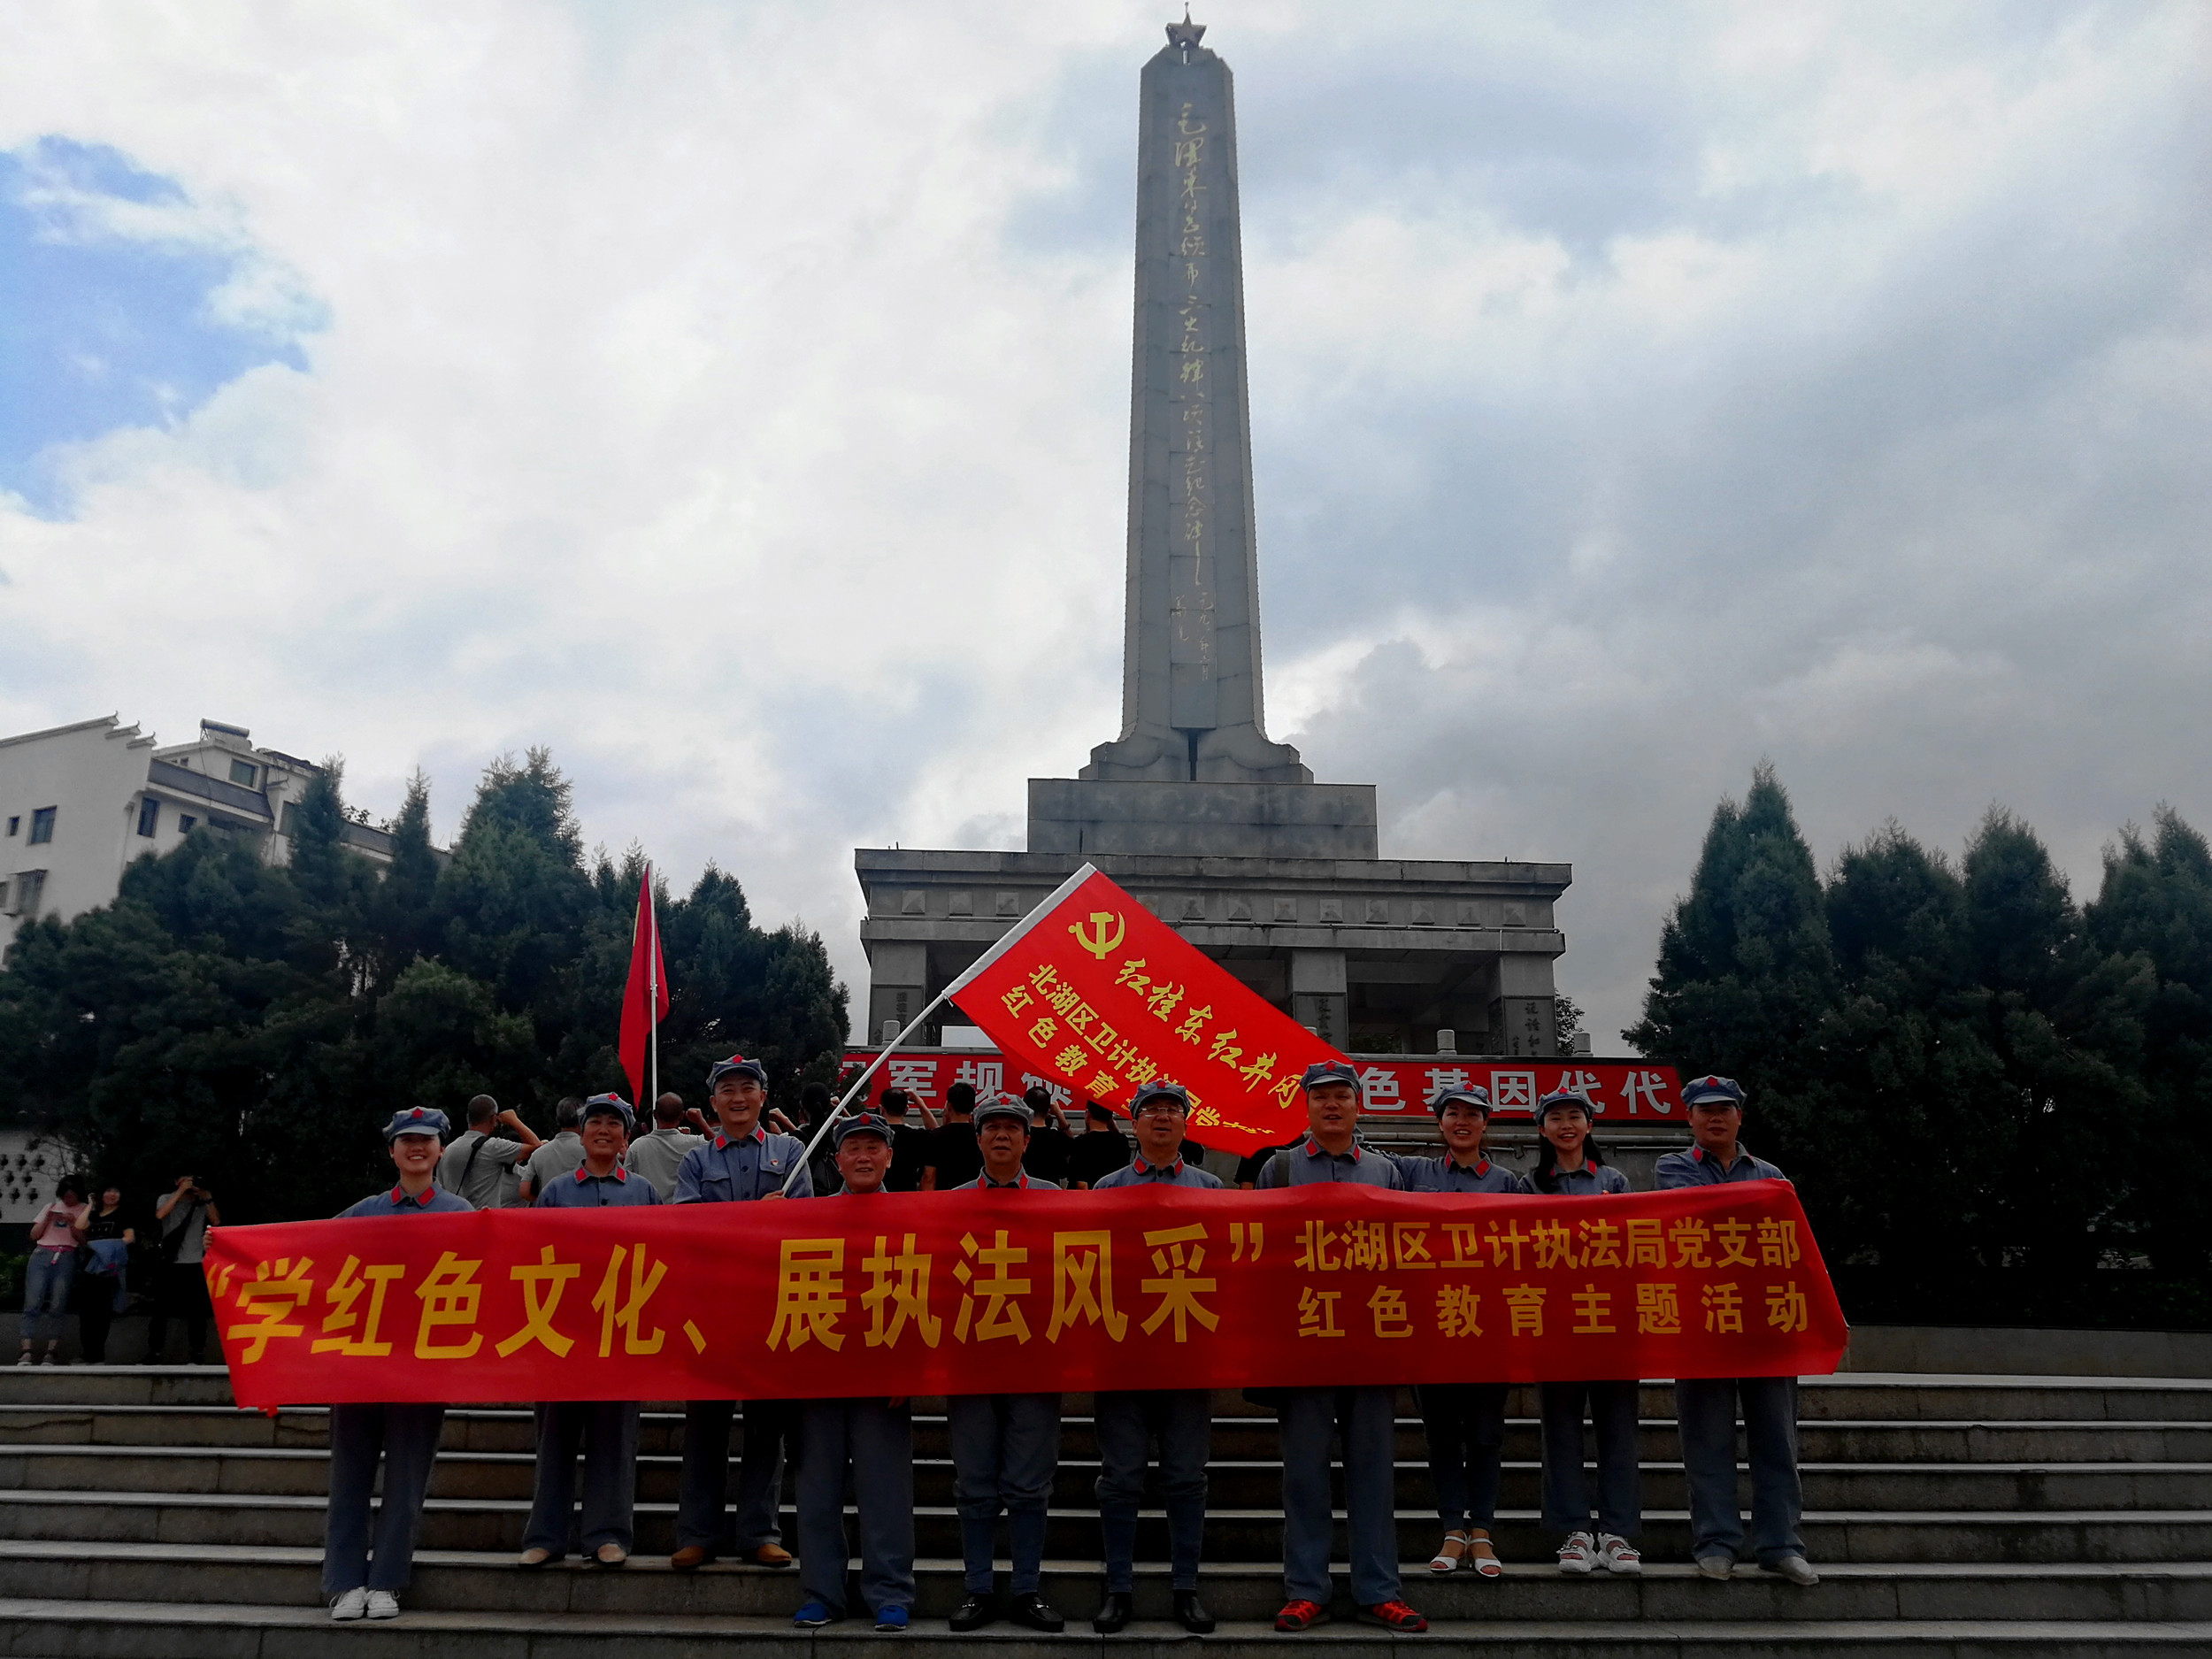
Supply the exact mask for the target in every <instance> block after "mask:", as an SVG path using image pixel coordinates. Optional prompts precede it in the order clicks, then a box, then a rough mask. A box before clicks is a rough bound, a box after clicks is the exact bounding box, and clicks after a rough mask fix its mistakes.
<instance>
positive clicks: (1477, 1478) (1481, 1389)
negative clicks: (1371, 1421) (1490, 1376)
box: [1413, 1383, 1505, 1532]
mask: <svg viewBox="0 0 2212 1659" xmlns="http://www.w3.org/2000/svg"><path fill="white" fill-rule="evenodd" d="M1413 1397H1414V1398H1415V1399H1416V1400H1417V1401H1419V1402H1421V1427H1422V1429H1423V1430H1424V1432H1425V1433H1426V1435H1427V1438H1428V1443H1429V1479H1430V1481H1431V1482H1432V1484H1433V1485H1434V1486H1435V1487H1436V1513H1437V1517H1438V1518H1439V1519H1440V1520H1441V1521H1442V1522H1443V1523H1444V1527H1445V1530H1446V1531H1447V1532H1456V1531H1458V1530H1459V1529H1460V1528H1461V1527H1463V1526H1466V1525H1469V1524H1470V1523H1472V1524H1473V1525H1476V1526H1479V1527H1481V1528H1484V1529H1485V1530H1487V1529H1488V1528H1490V1527H1491V1526H1493V1525H1496V1523H1497V1518H1498V1482H1499V1478H1500V1476H1501V1474H1502V1471H1503V1469H1504V1459H1505V1385H1504V1384H1503V1383H1423V1384H1422V1385H1421V1386H1419V1387H1418V1388H1416V1389H1415V1390H1414V1391H1413Z"/></svg>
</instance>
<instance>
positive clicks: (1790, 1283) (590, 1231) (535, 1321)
mask: <svg viewBox="0 0 2212 1659" xmlns="http://www.w3.org/2000/svg"><path fill="white" fill-rule="evenodd" d="M205 1269H206V1273H207V1281H208V1288H209V1292H210V1294H211V1295H212V1297H213V1299H214V1303H215V1313H216V1320H217V1325H218V1329H219V1332H220V1333H221V1337H222V1343H223V1356H224V1359H225V1360H226V1361H227V1363H228V1364H229V1366H230V1374H231V1384H232V1388H233V1390H234V1393H235V1394H236V1396H237V1399H238V1402H239V1403H240V1404H241V1405H245V1406H274V1405H288V1404H296V1403H302V1402H315V1401H354V1400H385V1401H405V1400H423V1401H431V1400H442V1401H453V1400H469V1401H523V1400H703V1399H733V1398H734V1399H747V1398H752V1399H803V1398H822V1397H838V1396H850V1395H862V1394H981V1393H991V1392H998V1391H1003V1390H1010V1389H1018V1390H1023V1391H1037V1392H1051V1391H1054V1390H1083V1389H1092V1388H1156V1387H1163V1386H1173V1387H1183V1388H1191V1387H1212V1388H1225V1387H1282V1386H1302V1385H1303V1386H1317V1385H1338V1384H1347V1383H1419V1382H1481V1381H1532V1380H1541V1379H1580V1378H1609V1377H1610V1378H1634V1377H1652V1378H1671V1377H1701V1376H1730V1377H1740V1376H1766V1375H1801V1374H1808V1373H1824V1372H1828V1371H1833V1370H1834V1369H1835V1365H1836V1361H1837V1358H1838V1356H1839V1355H1840V1354H1841V1352H1842V1350H1843V1344H1844V1339H1845V1335H1846V1332H1845V1326H1844V1322H1843V1316H1842V1313H1841V1311H1840V1310H1839V1308H1838V1307H1837V1305H1836V1299H1835V1294H1834V1292H1833V1291H1832V1289H1831V1288H1830V1286H1829V1283H1828V1276H1827V1272H1826V1270H1825V1269H1824V1266H1823V1265H1822V1263H1821V1259H1820V1253H1819V1251H1818V1249H1817V1248H1816V1247H1815V1245H1814V1242H1813V1239H1812V1233H1811V1231H1810V1229H1809V1228H1808V1227H1807V1225H1806V1224H1805V1217H1804V1212H1803V1211H1802V1210H1800V1208H1799V1207H1798V1202H1797V1194H1795V1192H1794V1191H1793V1189H1792V1188H1791V1187H1789V1186H1787V1185H1786V1183H1782V1182H1778V1181H1755V1182H1747V1183H1742V1184H1740V1185H1731V1186H1724V1187H1692V1188H1687V1189H1683V1190H1678V1191H1672V1192H1663V1193H1634V1194H1623V1195H1620V1196H1617V1197H1607V1198H1579V1199H1559V1198H1507V1197H1461V1196H1441V1195H1436V1194H1410V1193H1390V1192H1381V1191H1377V1190H1375V1189H1372V1188H1368V1187H1350V1186H1327V1187H1302V1188H1295V1189H1292V1190H1290V1191H1286V1192H1270V1193H1240V1192H1218V1191H1189V1190H1183V1189H1175V1188H1169V1189H1149V1190H1116V1189H1110V1190H1108V1191H1106V1192H1094V1193H1058V1192H1050V1191H1042V1192H1041V1191H1035V1190H1032V1191H1028V1192H1012V1193H997V1192H988V1193H964V1194H962V1195H961V1197H960V1199H959V1201H958V1202H953V1203H948V1202H945V1201H944V1199H943V1197H942V1196H941V1195H940V1194H880V1195H876V1196H869V1197H859V1196H853V1195H843V1196H839V1197H834V1198H821V1199H810V1200H795V1201H792V1202H760V1203H742V1204H711V1205H708V1204H701V1205H687V1206H683V1207H681V1208H667V1209H652V1208H648V1209H623V1210H560V1211H558V1212H548V1211H545V1210H481V1211H478V1212H476V1213H474V1214H472V1215H465V1216H463V1215H446V1216H433V1215H425V1216H419V1217H395V1218H393V1219H390V1220H382V1219H378V1220H373V1221H361V1220H351V1221H303V1222H292V1223H288V1224H285V1225H276V1226H260V1227H220V1228H215V1229H212V1230H211V1231H210V1232H209V1233H208V1248H207V1258H206V1263H205Z"/></svg>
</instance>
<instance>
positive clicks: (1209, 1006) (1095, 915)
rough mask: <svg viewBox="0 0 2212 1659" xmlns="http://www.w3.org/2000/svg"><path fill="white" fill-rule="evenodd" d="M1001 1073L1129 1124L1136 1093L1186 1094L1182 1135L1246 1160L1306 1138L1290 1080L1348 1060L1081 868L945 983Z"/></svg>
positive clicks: (1106, 882) (1090, 870)
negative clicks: (1175, 1086) (1002, 1060)
mask: <svg viewBox="0 0 2212 1659" xmlns="http://www.w3.org/2000/svg"><path fill="white" fill-rule="evenodd" d="M949 995H950V996H951V998H952V1001H953V1002H955V1003H956V1005H957V1006H958V1007H959V1009H960V1010H961V1011H962V1012H963V1013H964V1014H966V1015H967V1017H968V1018H970V1019H972V1020H973V1021H975V1023H976V1024H977V1025H979V1026H981V1027H982V1028H983V1030H984V1031H985V1033H987V1034H988V1035H989V1036H990V1038H991V1040H992V1041H995V1042H996V1043H997V1044H998V1046H999V1051H1000V1052H1001V1053H1002V1054H1003V1055H1005V1056H1006V1057H1007V1059H1009V1060H1010V1061H1014V1062H1017V1063H1018V1064H1020V1065H1022V1066H1025V1067H1026V1068H1028V1069H1029V1070H1030V1071H1034V1072H1035V1073H1037V1074H1038V1075H1039V1076H1041V1077H1048V1078H1051V1079H1054V1080H1055V1081H1056V1082H1058V1083H1060V1084H1061V1085H1062V1086H1063V1087H1066V1088H1068V1089H1070V1090H1071V1091H1072V1092H1073V1093H1074V1094H1078V1095H1081V1096H1085V1097H1087V1098H1088V1099H1091V1100H1094V1101H1097V1102H1101V1103H1102V1104H1104V1105H1110V1106H1114V1107H1118V1108H1121V1109H1123V1110H1126V1108H1127V1106H1128V1102H1129V1098H1130V1096H1131V1094H1133V1093H1134V1092H1135V1090H1136V1088H1137V1087H1138V1086H1139V1085H1140V1084H1143V1083H1149V1082H1152V1081H1154V1080H1155V1079H1172V1080H1173V1081H1175V1082H1178V1083H1180V1084H1182V1085H1183V1086H1184V1087H1185V1088H1187V1090H1188V1091H1189V1093H1190V1101H1191V1114H1190V1125H1191V1129H1192V1132H1193V1133H1195V1134H1197V1135H1198V1136H1199V1137H1200V1139H1202V1140H1203V1141H1205V1143H1206V1144H1207V1145H1208V1146H1210V1147H1219V1148H1223V1149H1224V1150H1225V1151H1231V1152H1255V1151H1257V1150H1258V1149H1259V1148H1262V1147H1270V1146H1279V1145H1281V1144H1282V1143H1283V1142H1284V1141H1286V1140H1288V1139H1290V1138H1291V1137H1292V1136H1293V1135H1294V1134H1296V1133H1298V1132H1299V1130H1301V1129H1302V1128H1303V1127H1304V1126H1305V1121H1306V1118H1305V1109H1304V1106H1303V1104H1302V1102H1301V1100H1300V1097H1299V1094H1298V1078H1299V1074H1300V1073H1301V1072H1302V1071H1304V1070H1305V1069H1306V1067H1307V1066H1309V1065H1310V1064H1313V1063H1314V1062H1316V1061H1317V1060H1340V1059H1342V1058H1343V1057H1344V1056H1342V1055H1340V1054H1339V1053H1338V1052H1337V1050H1336V1049H1335V1048H1333V1047H1332V1046H1331V1045H1330V1044H1328V1043H1326V1042H1325V1041H1322V1040H1321V1039H1320V1038H1318V1037H1317V1036H1315V1035H1314V1034H1313V1033H1311V1032H1310V1031H1308V1030H1307V1029H1306V1028H1305V1027H1304V1026H1303V1025H1300V1024H1298V1022H1297V1021H1296V1020H1294V1019H1293V1018H1291V1017H1290V1016H1289V1015H1287V1014H1286V1013H1284V1012H1283V1011H1282V1010H1279V1009H1278V1008H1276V1007H1275V1006H1274V1005H1273V1004H1271V1003H1270V1002H1267V1001H1266V1000H1265V999H1264V998H1263V997H1262V996H1260V995H1258V993H1256V992H1255V991H1253V990H1251V989H1250V988H1248V987H1246V986H1245V985H1243V984H1241V983H1240V982H1239V981H1238V980H1237V979H1236V978H1235V977H1234V976H1233V975H1232V974H1231V973H1230V972H1228V971H1227V970H1226V969H1225V968H1223V967H1222V966H1221V964H1219V963H1217V962H1215V961H1213V960H1212V959H1211V958H1210V957H1209V956H1206V954H1205V953H1204V952H1203V951H1201V950H1200V949H1198V948H1197V947H1196V946H1194V945H1191V944H1188V943H1187V942H1186V941H1184V939H1183V937H1182V935H1180V934H1179V933H1177V932H1176V931H1175V930H1174V929H1173V928H1172V927H1170V926H1168V925H1167V924H1166V923H1165V922H1163V921H1162V920H1160V918H1158V917H1156V916H1155V915H1153V914H1152V912H1151V911H1149V910H1146V909H1145V908H1144V906H1143V905H1141V904H1140V903H1138V902H1136V900H1134V899H1133V898H1131V897H1130V896H1129V895H1127V894H1126V893H1125V892H1123V891H1122V890H1121V889H1120V888H1119V887H1116V886H1115V885H1114V884H1113V882H1111V881H1110V880H1109V879H1107V878H1106V877H1105V876H1103V875H1102V874H1100V873H1099V872H1097V871H1096V870H1095V869H1094V868H1093V867H1092V866H1091V865H1089V864H1085V865H1084V866H1083V867H1082V869H1080V870H1079V871H1077V872H1075V874H1074V875H1073V876H1072V877H1071V878H1070V879H1068V881H1067V882H1066V883H1064V885H1063V886H1062V887H1060V889H1059V890H1058V891H1057V892H1056V893H1055V894H1053V895H1052V896H1051V897H1050V898H1048V899H1047V900H1046V901H1045V902H1043V903H1042V904H1040V905H1039V906H1038V907H1037V908H1036V909H1035V910H1032V911H1031V912H1030V913H1029V915H1028V916H1027V917H1026V918H1024V919H1023V921H1022V922H1021V924H1020V925H1019V926H1017V927H1016V928H1014V929H1013V930H1012V931H1011V932H1010V933H1008V934H1007V935H1006V936H1005V937H1004V938H1003V939H1002V940H1001V941H999V942H998V943H997V944H996V945H995V946H994V947H992V949H990V950H989V951H988V952H987V953H986V954H985V955H984V956H983V958H982V959H981V960H980V961H979V962H978V963H977V964H975V965H974V966H973V967H972V968H970V969H969V970H968V971H967V972H966V973H965V974H964V975H962V976H961V978H960V979H956V980H955V981H954V983H953V985H952V986H951V987H950V989H949Z"/></svg>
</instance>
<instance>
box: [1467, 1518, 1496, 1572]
mask: <svg viewBox="0 0 2212 1659" xmlns="http://www.w3.org/2000/svg"><path fill="white" fill-rule="evenodd" d="M1478 1548H1480V1549H1481V1551H1482V1554H1481V1555H1477V1554H1475V1551H1476V1550H1477V1549H1478ZM1467 1564H1468V1565H1469V1566H1470V1567H1472V1568H1473V1569H1474V1570H1475V1572H1476V1574H1477V1575H1478V1576H1479V1577H1481V1578H1496V1577H1498V1575H1499V1574H1501V1573H1502V1572H1503V1571H1505V1563H1503V1562H1502V1561H1500V1560H1499V1559H1498V1552H1497V1548H1496V1547H1495V1546H1494V1545H1493V1544H1492V1543H1491V1541H1490V1532H1489V1529H1488V1528H1486V1527H1481V1526H1471V1527H1469V1528H1468V1529H1467Z"/></svg>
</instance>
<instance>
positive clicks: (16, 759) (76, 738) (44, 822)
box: [0, 715, 392, 948]
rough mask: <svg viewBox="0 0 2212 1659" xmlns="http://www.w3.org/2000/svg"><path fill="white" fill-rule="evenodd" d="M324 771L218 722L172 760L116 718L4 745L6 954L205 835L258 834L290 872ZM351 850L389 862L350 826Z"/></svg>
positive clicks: (2, 921) (378, 837)
mask: <svg viewBox="0 0 2212 1659" xmlns="http://www.w3.org/2000/svg"><path fill="white" fill-rule="evenodd" d="M320 770H321V768H320V767H319V766H317V765H316V764H314V763H313V762H312V761H306V760H302V759H300V758H299V757H297V756H296V755H287V754H285V753H284V752H283V751H282V750H280V749H260V748H257V747H255V745H254V743H253V741H252V738H251V735H250V733H248V732H247V730H246V728H245V727H243V726H226V725H224V724H222V723H221V722H220V721H218V720H203V721H201V722H200V735H199V738H198V741H195V742H189V743H179V744H176V745H173V746H172V747H170V748H166V749H164V748H158V747H157V746H156V741H155V739H154V737H153V734H152V733H141V732H140V731H139V729H138V727H137V726H125V725H122V724H121V723H120V721H119V719H118V718H117V717H116V716H114V715H107V716H104V717H103V718H100V719H96V720H80V721H78V722H77V723H76V724H75V725H73V726H54V727H52V728H50V729H49V730H47V731H43V732H26V733H23V734H22V735H21V736H19V737H9V738H0V831H4V832H5V833H4V834H0V948H4V947H5V946H6V945H8V944H9V943H11V942H12V941H13V940H14V938H15V932H16V929H17V928H18V927H19V926H21V925H22V923H23V922H24V921H25V920H26V919H27V918H34V917H42V916H52V917H58V918H60V919H61V920H63V921H67V920H68V919H69V918H72V917H73V916H78V915H81V914H82V913H83V912H84V911H86V910H96V909H97V908H98V907H99V906H101V905H103V904H106V903H109V902H111V901H112V900H113V899H114V897H115V895H116V892H117V889H118V888H119V886H120V885H121V882H122V879H123V871H124V869H125V867H126V866H127V865H128V864H130V863H131V861H132V860H133V859H134V858H139V857H142V856H144V855H146V854H148V853H157V854H158V853H165V852H168V851H171V850H172V849H174V848H175V847H176V846H177V845H178V844H179V843H180V842H181V841H183V839H184V838H185V837H186V836H187V835H188V834H190V833H192V832H193V831H194V830H196V829H199V828H203V827H204V828H206V829H211V830H213V831H216V832H217V833H222V834H232V835H250V836H252V837H254V838H255V841H256V843H257V846H258V848H259V849H260V852H261V856H262V857H263V858H264V859H265V860H267V861H268V862H269V863H271V864H286V863H288V862H289V861H290V858H291V850H292V843H291V823H290V819H291V815H292V813H293V811H294V810H296V807H297V805H298V802H299V799H300V796H301V795H303V794H304V793H305V792H306V789H307V785H308V780H310V779H311V778H312V777H313V776H314V775H315V773H316V772H319V771H320ZM345 839H346V841H347V842H348V843H349V845H351V846H352V847H353V848H354V849H356V850H357V851H358V852H360V853H362V854H363V855H364V856H366V857H368V858H370V859H372V860H373V861H374V862H376V863H378V864H389V863H390V862H391V857H392V838H391V837H390V836H389V835H388V834H387V833H385V832H384V831H382V830H380V829H373V828H371V827H370V826H368V825H365V824H349V825H348V826H346V831H345Z"/></svg>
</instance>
